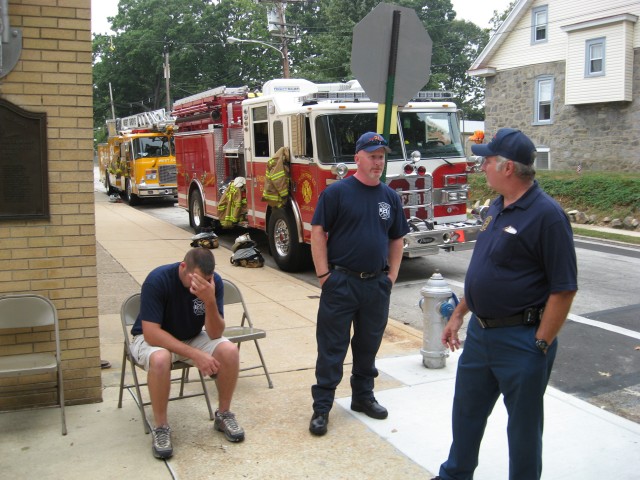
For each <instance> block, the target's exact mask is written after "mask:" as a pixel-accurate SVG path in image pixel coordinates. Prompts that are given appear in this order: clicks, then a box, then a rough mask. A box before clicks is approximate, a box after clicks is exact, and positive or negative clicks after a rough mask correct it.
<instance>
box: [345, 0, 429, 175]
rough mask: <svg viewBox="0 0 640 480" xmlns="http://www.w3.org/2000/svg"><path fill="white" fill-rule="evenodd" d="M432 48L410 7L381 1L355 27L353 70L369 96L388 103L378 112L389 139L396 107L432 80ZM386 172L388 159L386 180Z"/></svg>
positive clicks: (385, 134)
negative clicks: (430, 75)
mask: <svg viewBox="0 0 640 480" xmlns="http://www.w3.org/2000/svg"><path fill="white" fill-rule="evenodd" d="M431 48H432V42H431V37H429V34H428V33H427V31H426V30H425V28H424V25H422V22H421V21H420V19H419V18H418V15H417V14H416V12H415V10H413V9H410V8H405V7H399V6H397V5H390V4H387V3H380V4H378V6H377V7H375V8H374V9H373V10H371V12H370V13H369V14H368V15H367V16H366V17H364V18H363V19H362V20H361V21H360V22H359V23H358V24H357V25H356V26H355V28H354V29H353V44H352V48H351V70H352V71H353V73H354V75H355V76H356V78H357V79H358V81H359V82H360V85H362V88H364V91H365V92H366V93H367V96H368V97H369V98H370V99H371V100H372V101H374V102H377V103H379V104H384V107H383V108H382V105H381V108H379V109H378V115H381V114H382V115H383V122H382V125H383V128H382V130H383V131H382V135H383V136H384V137H385V138H386V139H387V140H389V135H390V133H391V132H395V129H394V128H392V126H393V125H395V124H393V125H392V121H391V120H392V116H393V112H394V111H395V106H397V105H405V104H406V103H407V102H409V101H410V100H411V98H412V97H413V96H414V95H415V94H416V93H417V92H418V91H419V90H420V89H421V88H422V87H423V86H424V85H426V84H427V82H428V81H429V70H430V69H431ZM385 58H387V59H388V62H384V60H383V59H385ZM381 60H383V61H381ZM378 123H380V122H378ZM363 133H364V132H363ZM386 171H387V168H386V162H385V169H384V171H383V173H382V178H381V180H382V181H383V182H384V181H385V180H386Z"/></svg>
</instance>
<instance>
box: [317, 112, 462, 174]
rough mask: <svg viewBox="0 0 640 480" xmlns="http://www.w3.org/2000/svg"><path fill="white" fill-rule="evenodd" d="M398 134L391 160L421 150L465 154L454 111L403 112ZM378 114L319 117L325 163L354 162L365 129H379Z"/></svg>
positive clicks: (427, 153)
mask: <svg viewBox="0 0 640 480" xmlns="http://www.w3.org/2000/svg"><path fill="white" fill-rule="evenodd" d="M398 122H399V123H398V133H397V134H393V135H390V138H389V148H391V153H389V154H388V155H387V159H388V160H391V161H393V160H406V159H407V158H408V157H409V156H410V155H411V153H412V152H414V151H416V150H417V151H419V152H420V156H421V157H422V158H450V157H462V156H464V150H463V147H462V141H461V137H460V129H459V127H458V119H457V117H456V115H455V113H451V112H419V111H418V112H416V111H402V112H400V113H399V115H398ZM376 125H377V115H376V114H375V113H353V114H350V113H341V114H337V115H322V116H320V117H318V118H317V119H316V139H317V147H318V156H319V160H320V162H321V163H341V162H343V163H348V162H353V155H354V153H355V145H356V141H357V140H358V137H359V136H360V135H362V134H363V133H364V132H371V131H375V130H376Z"/></svg>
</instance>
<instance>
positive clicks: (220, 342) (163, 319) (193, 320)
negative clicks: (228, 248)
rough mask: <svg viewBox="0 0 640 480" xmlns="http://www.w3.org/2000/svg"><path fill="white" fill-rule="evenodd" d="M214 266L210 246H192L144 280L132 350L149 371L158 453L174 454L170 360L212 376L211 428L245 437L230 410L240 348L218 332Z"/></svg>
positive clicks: (220, 290) (218, 285) (220, 287)
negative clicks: (214, 400)
mask: <svg viewBox="0 0 640 480" xmlns="http://www.w3.org/2000/svg"><path fill="white" fill-rule="evenodd" d="M214 268H215V260H214V257H213V253H212V252H211V250H209V249H207V248H202V247H198V248H193V249H191V250H189V251H188V252H187V254H186V255H185V257H184V260H183V261H182V262H179V263H172V264H170V265H163V266H161V267H158V268H156V269H154V270H153V271H152V272H151V273H149V275H148V276H147V278H146V279H145V281H144V283H143V284H142V292H141V298H140V302H141V304H140V313H139V315H138V318H137V319H136V322H135V324H134V325H133V327H132V328H131V334H132V335H133V336H134V338H133V342H132V344H131V354H132V355H133V356H134V357H135V359H136V361H137V362H138V363H140V364H142V365H144V367H145V370H146V371H147V382H148V387H149V396H150V397H151V408H152V410H153V417H154V420H155V428H154V429H153V431H152V446H151V450H152V452H153V455H154V456H155V457H157V458H168V457H170V456H171V455H172V454H173V445H172V443H171V429H170V427H169V423H168V420H167V407H168V398H169V390H170V388H171V364H172V363H173V362H176V361H178V360H182V361H184V362H187V363H189V364H191V365H193V366H195V367H197V368H198V370H200V372H202V374H203V375H209V376H213V377H215V378H216V387H217V389H218V402H219V403H218V409H217V410H216V413H215V423H214V428H215V429H216V430H219V431H221V432H223V433H224V435H225V437H226V438H227V440H229V441H231V442H241V441H242V440H244V430H243V429H242V428H241V427H240V426H239V425H238V423H237V421H236V418H235V415H234V414H233V413H232V412H231V411H230V410H229V408H230V407H231V398H232V396H233V392H234V390H235V387H236V382H237V380H238V372H239V365H240V361H239V354H238V348H237V347H236V345H235V344H233V343H231V342H230V341H229V340H228V339H226V338H225V337H223V336H222V332H223V331H224V327H225V323H224V316H223V313H224V311H223V299H224V284H223V283H222V278H221V277H220V275H218V274H217V273H215V272H214ZM203 327H204V329H203Z"/></svg>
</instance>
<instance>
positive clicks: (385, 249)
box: [309, 132, 409, 435]
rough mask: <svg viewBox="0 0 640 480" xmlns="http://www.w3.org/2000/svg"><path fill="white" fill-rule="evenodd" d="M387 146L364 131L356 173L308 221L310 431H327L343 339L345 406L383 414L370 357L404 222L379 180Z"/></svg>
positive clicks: (384, 316) (328, 193) (333, 188)
mask: <svg viewBox="0 0 640 480" xmlns="http://www.w3.org/2000/svg"><path fill="white" fill-rule="evenodd" d="M386 152H389V147H388V146H387V141H386V140H385V139H384V137H383V136H382V135H380V134H379V133H376V132H366V133H363V134H362V135H361V136H360V138H359V139H358V141H357V142H356V153H355V158H354V160H355V163H356V166H357V170H356V172H355V174H354V175H352V176H350V177H347V178H344V179H343V180H340V181H338V182H334V183H332V184H331V185H329V187H328V188H326V189H325V190H324V191H323V192H322V194H321V195H320V199H319V200H318V206H317V207H316V210H315V212H314V214H313V219H312V220H311V253H312V256H313V263H314V265H315V269H316V275H317V276H318V279H319V282H320V287H321V288H322V293H321V294H320V305H319V307H318V321H317V323H316V340H317V343H318V356H317V360H316V384H315V385H313V386H312V387H311V395H312V397H313V415H312V417H311V421H310V422H309V431H310V432H311V433H312V434H313V435H325V434H326V433H327V428H328V423H329V412H330V410H331V407H332V406H333V399H334V397H335V391H336V387H337V386H338V384H339V383H340V381H341V380H342V371H343V368H344V359H345V356H346V354H347V350H348V349H349V344H350V343H351V352H352V354H353V364H352V367H351V379H350V383H351V410H353V411H356V412H361V413H364V414H365V415H367V416H369V417H371V418H375V419H378V420H383V419H385V418H387V415H388V412H387V409H386V408H384V407H383V406H382V405H380V404H379V403H378V401H377V400H376V398H375V396H374V394H373V388H374V383H375V378H376V377H377V376H378V370H377V369H376V364H375V360H376V354H377V353H378V349H379V348H380V343H381V342H382V335H383V334H384V330H385V327H386V326H387V320H388V317H389V301H390V297H391V288H392V287H393V284H394V283H395V281H396V279H397V278H398V271H399V270H400V262H401V260H402V249H403V240H402V237H404V236H405V235H406V234H407V233H408V232H409V226H408V224H407V220H406V218H405V215H404V211H403V209H402V202H401V201H400V197H399V196H398V193H397V192H396V191H395V190H393V189H392V188H390V187H389V186H388V185H387V184H386V183H384V182H382V181H381V180H380V177H381V176H382V172H383V169H384V164H385V153H386ZM352 326H353V335H351V328H352Z"/></svg>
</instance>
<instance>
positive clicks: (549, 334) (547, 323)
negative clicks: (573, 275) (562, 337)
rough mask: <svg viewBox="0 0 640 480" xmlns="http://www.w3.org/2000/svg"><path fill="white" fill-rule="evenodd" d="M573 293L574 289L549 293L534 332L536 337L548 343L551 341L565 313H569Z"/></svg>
mask: <svg viewBox="0 0 640 480" xmlns="http://www.w3.org/2000/svg"><path fill="white" fill-rule="evenodd" d="M575 295H576V291H575V290H573V291H564V292H556V293H552V294H551V295H549V299H548V300H547V304H546V305H545V307H544V312H543V314H542V320H541V321H540V326H539V327H538V331H537V332H536V338H539V339H542V340H546V341H547V343H549V344H550V343H551V342H553V340H554V339H555V338H556V336H557V335H558V332H560V329H561V328H562V325H563V324H564V321H565V320H566V319H567V315H569V310H570V309H571V304H572V303H573V297H575Z"/></svg>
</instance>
